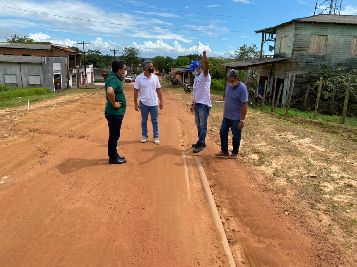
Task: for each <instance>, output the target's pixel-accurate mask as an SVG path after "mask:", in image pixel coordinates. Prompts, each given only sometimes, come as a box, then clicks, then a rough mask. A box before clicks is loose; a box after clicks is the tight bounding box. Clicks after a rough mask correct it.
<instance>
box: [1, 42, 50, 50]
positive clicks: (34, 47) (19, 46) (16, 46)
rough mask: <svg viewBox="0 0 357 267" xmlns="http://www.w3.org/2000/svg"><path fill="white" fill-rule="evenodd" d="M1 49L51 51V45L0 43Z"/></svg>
mask: <svg viewBox="0 0 357 267" xmlns="http://www.w3.org/2000/svg"><path fill="white" fill-rule="evenodd" d="M0 48H13V49H32V50H51V44H50V43H48V44H22V43H0Z"/></svg>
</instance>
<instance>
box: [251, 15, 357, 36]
mask: <svg viewBox="0 0 357 267" xmlns="http://www.w3.org/2000/svg"><path fill="white" fill-rule="evenodd" d="M295 22H300V23H331V24H350V25H357V16H353V15H334V14H332V15H330V14H321V15H316V16H311V17H305V18H297V19H293V20H291V21H288V22H284V23H281V24H279V25H277V26H273V27H269V28H265V29H262V30H257V31H255V32H256V33H260V32H266V33H275V31H276V29H277V28H280V27H283V26H286V25H289V24H291V23H295Z"/></svg>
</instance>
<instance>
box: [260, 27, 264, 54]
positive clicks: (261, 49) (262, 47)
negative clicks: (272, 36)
mask: <svg viewBox="0 0 357 267" xmlns="http://www.w3.org/2000/svg"><path fill="white" fill-rule="evenodd" d="M264 34H265V33H263V32H262V43H261V44H260V59H263V49H264V41H265V40H264Z"/></svg>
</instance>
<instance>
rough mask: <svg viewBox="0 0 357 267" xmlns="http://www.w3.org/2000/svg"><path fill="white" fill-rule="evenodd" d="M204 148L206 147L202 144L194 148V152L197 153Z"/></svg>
mask: <svg viewBox="0 0 357 267" xmlns="http://www.w3.org/2000/svg"><path fill="white" fill-rule="evenodd" d="M203 149H205V147H204V146H203V145H202V146H196V147H195V148H194V149H193V153H194V154H197V153H200V152H201V151H202V150H203Z"/></svg>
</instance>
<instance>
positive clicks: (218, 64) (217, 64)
mask: <svg viewBox="0 0 357 267" xmlns="http://www.w3.org/2000/svg"><path fill="white" fill-rule="evenodd" d="M208 61H209V68H210V74H211V76H212V78H213V79H224V78H225V76H226V70H225V67H224V63H227V62H228V61H229V59H227V58H223V57H218V58H214V57H211V58H208Z"/></svg>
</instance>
